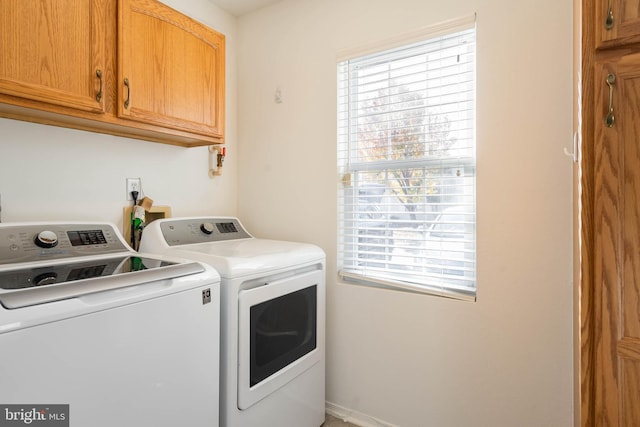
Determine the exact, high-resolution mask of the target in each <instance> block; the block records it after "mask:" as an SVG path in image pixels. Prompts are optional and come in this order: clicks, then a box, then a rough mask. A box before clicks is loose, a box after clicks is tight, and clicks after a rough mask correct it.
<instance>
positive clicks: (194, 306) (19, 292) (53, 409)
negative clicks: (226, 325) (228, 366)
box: [0, 223, 220, 427]
mask: <svg viewBox="0 0 640 427" xmlns="http://www.w3.org/2000/svg"><path fill="white" fill-rule="evenodd" d="M219 293H220V276H219V275H218V273H217V272H216V271H215V270H214V269H212V268H211V267H209V266H207V265H205V264H202V263H198V262H191V261H190V262H186V261H183V260H173V259H169V258H167V257H162V259H161V258H160V257H154V256H150V255H142V254H138V253H136V252H134V251H133V250H131V248H129V246H128V245H127V244H126V243H125V242H124V240H123V238H122V236H121V235H120V233H119V232H118V231H117V229H116V228H115V227H114V226H113V225H111V224H105V223H42V224H35V223H30V224H27V223H21V224H17V223H15V224H8V223H2V224H0V425H14V424H15V425H27V424H30V425H57V426H69V425H71V426H91V427H113V426H127V427H145V426H148V427H158V426H163V427H175V426H178V425H185V426H190V427H195V426H197V427H212V426H214V427H215V426H217V425H218V420H219V413H218V412H219V411H218V409H219V396H218V393H219V318H220V305H219V302H220V299H219ZM54 421H55V424H54Z"/></svg>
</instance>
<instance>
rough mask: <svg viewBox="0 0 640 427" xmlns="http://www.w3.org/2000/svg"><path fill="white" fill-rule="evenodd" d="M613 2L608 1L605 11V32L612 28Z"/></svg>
mask: <svg viewBox="0 0 640 427" xmlns="http://www.w3.org/2000/svg"><path fill="white" fill-rule="evenodd" d="M612 2H613V0H609V8H608V10H607V19H605V21H604V27H605V28H606V29H607V30H610V29H612V28H613V4H612Z"/></svg>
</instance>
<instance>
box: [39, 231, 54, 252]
mask: <svg viewBox="0 0 640 427" xmlns="http://www.w3.org/2000/svg"><path fill="white" fill-rule="evenodd" d="M35 244H36V245H37V246H40V247H41V248H45V249H46V248H53V247H54V246H56V245H57V244H58V235H57V234H56V233H54V232H53V231H48V230H45V231H41V232H40V233H38V235H37V236H36V239H35Z"/></svg>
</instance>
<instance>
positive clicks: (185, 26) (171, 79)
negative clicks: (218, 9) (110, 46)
mask: <svg viewBox="0 0 640 427" xmlns="http://www.w3.org/2000/svg"><path fill="white" fill-rule="evenodd" d="M224 60H225V39H224V36H223V35H222V34H220V33H217V32H215V31H213V30H212V29H210V28H207V27H205V26H204V25H201V24H199V23H197V22H195V21H193V20H191V19H189V18H188V17H186V16H184V15H182V14H179V13H178V12H176V11H175V10H173V9H171V8H169V7H167V6H165V5H163V4H161V3H159V2H157V1H155V0H121V1H119V5H118V79H119V80H118V86H119V87H118V108H117V111H118V116H119V117H123V118H127V119H130V120H136V121H138V122H142V123H147V124H155V125H159V126H163V127H167V128H171V129H176V130H182V131H187V132H195V133H200V134H203V135H208V136H214V137H218V138H223V135H224V87H225V85H224Z"/></svg>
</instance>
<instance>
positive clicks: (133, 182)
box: [127, 178, 142, 200]
mask: <svg viewBox="0 0 640 427" xmlns="http://www.w3.org/2000/svg"><path fill="white" fill-rule="evenodd" d="M132 191H137V192H138V200H140V199H141V198H142V179H140V178H127V200H133V197H131V192H132Z"/></svg>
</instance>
